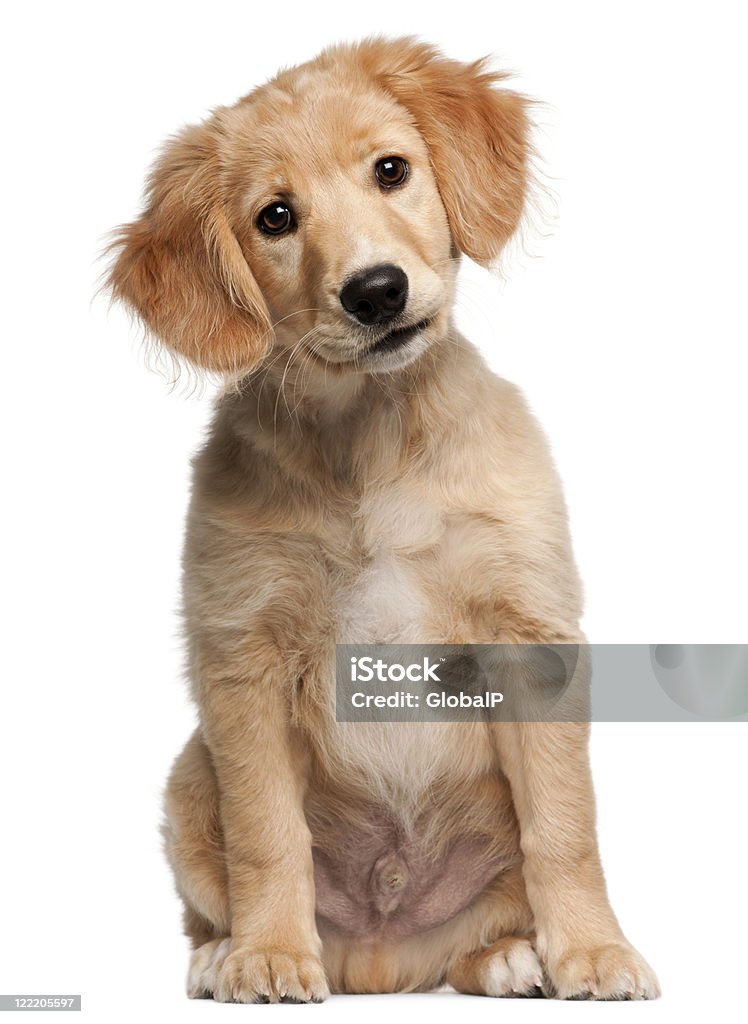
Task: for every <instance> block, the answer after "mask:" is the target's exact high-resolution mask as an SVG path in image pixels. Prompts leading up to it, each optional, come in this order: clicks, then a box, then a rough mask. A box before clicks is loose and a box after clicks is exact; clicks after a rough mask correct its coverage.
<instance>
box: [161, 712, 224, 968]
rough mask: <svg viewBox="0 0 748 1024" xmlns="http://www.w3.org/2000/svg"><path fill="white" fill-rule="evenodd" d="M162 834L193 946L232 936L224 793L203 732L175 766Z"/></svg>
mask: <svg viewBox="0 0 748 1024" xmlns="http://www.w3.org/2000/svg"><path fill="white" fill-rule="evenodd" d="M161 831H162V835H163V837H164V845H165V850H166V855H167V857H168V860H169V863H170V864H171V867H172V870H173V872H174V878H175V881H176V887H177V892H178V893H179V895H180V896H181V898H182V901H183V903H184V917H183V921H184V930H185V934H186V935H187V936H188V938H189V939H190V942H191V943H192V946H193V948H195V949H197V948H198V947H200V946H203V945H204V944H205V943H208V942H211V941H212V940H214V939H223V938H225V937H227V936H228V935H229V934H230V930H231V919H230V913H229V900H228V885H227V877H226V865H225V857H224V852H223V849H224V848H223V833H222V829H221V823H220V816H219V809H218V789H217V786H216V778H215V773H214V771H213V765H212V762H211V758H210V753H209V751H208V749H207V747H206V746H205V743H204V742H203V740H202V737H201V735H200V732H199V730H197V731H196V732H195V733H193V735H192V737H191V738H190V739H189V740H188V742H187V745H186V746H185V748H184V750H183V751H182V753H181V754H180V755H179V757H178V758H177V760H176V761H175V763H174V766H173V768H172V771H171V774H170V776H169V781H168V783H167V787H166V794H165V820H164V824H163V826H162V829H161Z"/></svg>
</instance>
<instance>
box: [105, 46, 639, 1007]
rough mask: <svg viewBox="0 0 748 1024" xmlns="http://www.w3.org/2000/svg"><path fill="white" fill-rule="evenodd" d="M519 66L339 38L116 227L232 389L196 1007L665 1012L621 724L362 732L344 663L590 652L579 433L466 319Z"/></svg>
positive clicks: (202, 768) (203, 542) (210, 680)
mask: <svg viewBox="0 0 748 1024" xmlns="http://www.w3.org/2000/svg"><path fill="white" fill-rule="evenodd" d="M502 77H503V76H502V75H501V74H499V73H496V72H491V71H488V70H486V67H485V63H484V61H476V62H475V63H472V64H461V63H457V62H455V61H453V60H449V59H446V58H445V57H443V56H442V55H441V54H440V53H439V51H437V50H436V49H434V48H433V47H431V46H429V45H426V44H423V43H421V42H419V41H417V40H415V39H412V38H404V39H396V40H388V39H384V38H379V37H377V38H370V39H366V40H364V41H362V42H360V43H358V44H355V45H337V46H332V47H330V48H328V49H326V50H325V51H323V52H322V53H321V54H320V55H319V56H318V57H317V58H316V59H315V60H313V61H311V62H310V63H308V64H305V65H303V66H301V67H297V68H292V69H289V70H284V71H282V72H281V73H280V74H279V75H278V76H277V77H276V78H274V79H273V80H272V81H270V82H269V83H267V84H265V85H263V86H261V87H260V88H257V89H255V90H254V91H253V92H251V93H250V94H249V95H248V96H246V97H244V98H243V99H241V100H239V101H238V102H237V103H236V104H234V105H233V106H231V107H220V108H218V109H216V110H215V111H214V112H213V114H212V116H211V117H210V118H209V119H208V120H207V121H206V122H205V123H204V124H201V125H198V126H195V127H189V128H186V129H185V130H183V131H182V132H180V133H179V134H178V135H177V136H176V137H175V138H173V139H172V140H171V141H170V142H169V143H168V144H167V146H166V148H165V149H164V151H163V153H162V155H161V157H160V159H159V160H158V161H157V163H156V164H155V166H154V168H153V171H152V173H151V175H150V179H149V183H148V191H147V201H146V205H145V209H144V212H143V213H142V215H141V216H140V217H139V218H138V219H137V220H136V221H135V222H134V223H132V224H128V225H126V226H124V227H122V228H121V229H120V230H119V233H118V235H117V237H116V240H115V242H114V249H115V259H114V261H113V264H112V267H111V272H110V278H109V281H110V285H111V288H112V290H113V294H114V295H115V297H117V298H118V299H120V300H122V301H124V302H125V303H126V304H128V305H129V306H130V307H131V308H132V309H133V310H134V311H135V312H136V313H137V314H138V315H139V317H140V318H141V319H142V321H143V323H144V324H145V326H146V327H147V329H148V330H149V331H150V333H151V334H152V335H153V336H154V337H155V338H156V339H158V340H159V341H160V342H161V343H163V345H165V346H167V347H168V349H169V350H171V352H173V353H175V354H176V355H177V356H178V357H180V358H183V359H185V360H187V361H189V362H190V363H191V364H193V365H194V366H196V367H199V368H202V369H205V370H208V371H213V372H214V373H218V374H220V375H222V376H223V378H224V379H225V381H226V382H227V386H226V387H225V388H224V390H223V393H222V395H221V397H220V399H219V400H218V402H217V406H216V409H215V415H214V418H213V421H212V427H211V431H210V436H209V438H208V440H207V442H206V444H205V445H204V447H203V448H202V450H201V451H200V453H199V454H198V455H197V457H196V458H195V460H194V479H193V491H192V499H191V505H190V511H189V517H188V527H187V538H186V545H185V553H184V579H183V594H184V601H183V617H184V624H185V635H186V639H187V653H188V667H189V678H190V681H191V688H192V694H193V696H194V699H195V701H196V703H197V706H198V708H199V715H200V719H199V720H200V724H199V728H198V729H197V731H196V732H195V734H194V735H193V736H192V738H191V739H190V740H189V742H188V743H187V746H186V747H185V749H184V751H183V752H182V754H181V756H180V757H179V758H178V760H177V761H176V763H175V765H174V769H173V771H172V774H171V777H170V780H169V783H168V789H167V797H166V820H165V825H164V835H165V842H166V849H167V852H168V856H169V859H170V862H171V865H172V867H173V870H174V874H175V877H176V884H177V888H178V891H179V894H180V896H181V897H182V900H183V901H184V907H185V928H186V932H187V934H188V936H189V938H190V939H191V942H192V944H193V947H194V953H193V956H192V962H191V966H190V971H189V978H188V990H189V994H190V996H193V997H204V996H212V997H213V998H214V999H217V1000H221V1001H229V1000H235V1001H239V1002H258V1001H260V1002H261V1001H278V1000H288V1001H301V1002H306V1001H317V1000H321V999H324V998H325V997H326V996H327V994H328V992H329V991H334V992H394V991H424V990H428V989H431V988H433V987H435V986H438V985H440V984H443V983H445V982H446V983H449V984H451V985H452V986H454V987H455V988H456V989H458V990H459V991H462V992H469V993H478V994H484V995H491V996H505V995H515V994H516V995H529V994H537V993H538V992H539V991H540V990H541V989H542V991H543V992H545V993H546V994H548V995H557V996H559V997H561V998H575V997H576V998H585V997H593V998H600V999H607V998H650V997H654V996H656V995H657V994H658V985H657V980H656V978H655V976H654V974H653V973H652V971H651V969H650V968H649V966H648V965H647V964H646V963H645V961H644V960H643V959H642V958H641V956H640V955H639V954H638V953H637V952H636V951H635V950H634V949H633V948H632V946H631V945H630V944H629V943H628V942H627V940H626V939H625V938H624V936H623V934H622V932H621V929H620V927H619V925H618V923H617V920H616V917H615V915H614V913H613V911H612V909H611V907H610V905H609V902H608V899H607V896H606V890H605V883H604V879H603V873H602V869H601V866H600V860H599V856H598V850H597V844H596V840H595V822H594V801H593V792H592V788H591V780H590V771H589V765H588V754H587V741H588V727H587V725H585V724H584V723H575V722H556V723H542V722H514V723H508V722H503V723H491V722H485V721H481V722H469V723H468V722H460V723H445V722H441V723H427V722H421V723H343V722H337V721H336V716H335V683H334V665H335V650H336V644H340V643H374V642H379V643H454V644H489V643H501V642H513V643H522V644H524V643H529V644H536V643H540V644H549V643H560V644H567V643H568V644H577V643H582V642H583V641H584V638H583V636H582V634H581V633H580V628H579V618H580V613H581V597H580V585H579V582H578V577H577V573H576V570H575V567H574V563H573V557H572V552H571V549H570V542H569V535H568V528H567V518H566V512H565V507H564V503H563V498H562V494H561V491H560V488H559V482H558V479H557V476H556V473H555V470H554V468H553V465H552V462H551V459H550V457H549V453H548V449H547V446H546V443H545V440H544V438H543V436H542V434H541V432H540V430H539V428H538V426H537V424H536V423H535V422H534V420H533V419H532V417H531V415H530V414H529V412H528V410H527V408H526V406H525V404H524V401H523V399H522V398H521V396H520V395H519V394H518V392H517V390H516V389H515V388H514V387H513V386H512V385H511V384H509V383H507V382H506V381H504V380H501V379H499V378H497V377H495V376H494V375H493V374H492V373H491V372H490V371H489V370H488V368H487V367H486V365H485V363H484V362H483V360H482V358H481V356H480V355H479V354H478V352H477V351H476V350H475V349H474V348H473V347H472V346H471V344H470V343H469V342H468V341H467V340H466V339H465V338H463V337H461V336H460V335H459V334H458V332H457V330H456V328H455V324H454V321H453V314H452V304H453V299H454V295H455V278H456V274H457V269H458V263H459V259H460V256H461V254H465V255H467V256H469V257H470V258H471V259H473V260H475V261H476V262H477V263H479V264H482V265H489V264H490V263H491V262H492V261H493V260H494V259H495V257H496V256H497V254H498V253H499V252H500V250H501V249H502V247H503V246H504V244H505V243H506V241H507V240H508V239H509V237H510V236H511V235H512V233H513V232H514V231H515V228H516V227H517V224H518V222H519V219H520V216H521V214H522V211H523V205H524V203H525V198H526V191H527V177H528V170H527V167H528V120H527V109H526V108H527V104H526V102H525V101H524V100H523V98H522V97H520V96H519V95H517V94H515V93H513V92H510V91H507V90H505V89H503V88H497V85H499V84H500V81H501V79H502Z"/></svg>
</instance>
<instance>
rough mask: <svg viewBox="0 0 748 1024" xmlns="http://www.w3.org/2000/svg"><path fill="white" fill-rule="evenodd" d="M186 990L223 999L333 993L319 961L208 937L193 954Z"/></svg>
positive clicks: (295, 998)
mask: <svg viewBox="0 0 748 1024" xmlns="http://www.w3.org/2000/svg"><path fill="white" fill-rule="evenodd" d="M187 994H188V996H189V997H190V999H209V998H211V997H212V998H213V999H215V1000H216V1001H217V1002H220V1003H279V1002H286V1003H320V1002H322V1000H323V999H326V998H327V996H328V995H329V994H330V992H329V989H328V987H327V980H326V978H325V971H324V968H323V966H322V963H321V961H320V960H319V959H318V958H317V957H315V956H308V955H298V954H295V953H290V952H285V951H284V950H280V949H272V950H255V949H249V948H244V947H240V948H239V949H232V946H231V939H214V940H213V941H212V942H206V943H205V945H204V946H200V948H199V949H196V950H195V952H194V953H193V954H192V961H191V963H190V970H189V975H188V978H187Z"/></svg>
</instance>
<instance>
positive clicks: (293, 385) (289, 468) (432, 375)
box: [221, 323, 480, 485]
mask: <svg viewBox="0 0 748 1024" xmlns="http://www.w3.org/2000/svg"><path fill="white" fill-rule="evenodd" d="M476 359H477V360H480V357H479V356H478V354H477V353H476V351H475V349H474V348H473V346H472V345H469V343H468V342H466V341H465V339H464V338H463V337H462V336H461V335H459V333H458V332H457V331H456V328H455V327H454V324H453V323H450V324H449V326H448V329H447V331H446V332H445V334H444V336H442V337H441V338H439V339H436V340H435V341H434V342H433V343H432V344H431V346H430V347H429V349H428V350H427V351H426V352H425V353H424V354H423V355H422V356H420V358H419V359H418V360H416V361H414V362H413V363H411V364H409V365H408V366H405V367H403V368H402V369H400V370H396V371H393V372H392V373H388V374H383V373H380V374H367V373H345V374H343V373H340V372H335V371H332V372H331V370H330V369H326V368H325V367H324V366H319V365H317V364H315V365H313V366H311V367H310V366H309V365H306V366H304V365H302V366H301V367H300V368H291V367H285V368H284V367H283V366H282V365H277V364H276V365H270V366H267V367H261V368H259V369H258V370H257V371H255V372H254V373H252V374H251V375H249V376H248V377H246V378H244V379H243V380H242V381H241V382H240V384H239V386H238V388H237V390H236V392H234V393H227V394H226V395H224V397H223V399H222V401H221V406H222V410H221V411H222V415H223V416H224V417H225V422H226V425H227V427H228V428H229V429H230V430H231V431H232V433H234V434H235V435H238V436H239V437H240V438H242V440H244V441H245V442H247V443H249V444H250V445H251V446H252V447H253V448H254V449H256V450H258V451H262V452H264V453H265V455H266V456H267V457H268V458H270V459H272V460H273V461H275V462H276V463H277V464H278V467H279V468H280V469H282V470H283V471H284V472H285V473H286V474H288V475H290V476H293V477H296V478H299V479H301V478H304V479H307V480H313V481H316V482H322V481H324V480H326V479H327V480H328V481H330V482H332V481H336V482H337V483H345V482H346V481H347V482H349V483H350V484H351V485H353V484H355V482H356V481H357V480H359V481H360V480H362V479H363V478H367V479H371V478H372V477H373V476H379V477H387V476H390V475H396V474H397V473H398V472H400V471H401V470H402V466H403V462H404V460H405V459H406V458H407V457H408V456H409V455H412V453H413V452H414V451H421V452H422V451H423V450H425V448H426V447H428V445H429V443H430V442H435V441H438V438H437V437H436V436H435V435H436V434H442V433H443V432H444V430H445V425H446V427H447V429H449V427H448V424H449V421H450V419H451V417H450V415H449V413H450V410H453V412H454V415H455V416H458V415H459V411H458V406H459V405H460V404H461V403H464V402H465V400H466V395H465V391H464V388H462V387H461V386H460V379H461V378H462V376H463V373H464V372H465V371H466V370H467V368H468V367H467V366H466V363H467V364H469V365H470V366H473V365H474V363H475V361H476Z"/></svg>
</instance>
